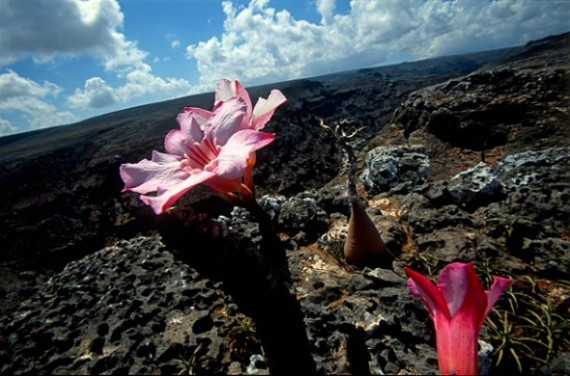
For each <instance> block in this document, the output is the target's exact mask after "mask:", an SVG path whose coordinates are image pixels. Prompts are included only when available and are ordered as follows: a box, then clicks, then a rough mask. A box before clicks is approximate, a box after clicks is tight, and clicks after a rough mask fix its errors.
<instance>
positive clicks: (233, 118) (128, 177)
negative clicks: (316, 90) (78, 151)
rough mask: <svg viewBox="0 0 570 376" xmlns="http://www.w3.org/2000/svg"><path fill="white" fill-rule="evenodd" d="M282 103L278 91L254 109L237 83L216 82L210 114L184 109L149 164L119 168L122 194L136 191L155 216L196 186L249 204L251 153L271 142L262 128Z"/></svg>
mask: <svg viewBox="0 0 570 376" xmlns="http://www.w3.org/2000/svg"><path fill="white" fill-rule="evenodd" d="M286 100H287V99H286V98H285V97H284V96H283V94H282V93H281V92H280V91H279V90H272V91H271V93H270V94H269V97H268V98H267V99H264V98H259V100H258V101H257V104H256V105H255V108H253V109H252V105H251V99H250V98H249V94H248V93H247V91H246V90H245V89H244V88H243V86H241V84H240V83H239V82H238V81H229V80H225V79H224V80H220V81H219V82H218V84H217V85H216V94H215V103H214V109H213V111H211V112H210V111H206V110H203V109H200V108H192V107H187V108H185V109H184V112H183V113H181V114H179V115H178V117H177V120H178V124H179V125H180V129H176V130H172V131H170V132H169V133H168V134H167V135H166V138H165V139H164V148H165V150H166V153H161V152H158V151H155V150H153V152H152V159H151V160H150V161H149V160H148V159H143V160H142V161H140V162H139V163H135V164H131V163H127V164H123V165H121V167H120V174H121V178H122V179H123V182H124V183H125V187H124V189H123V191H133V192H137V193H140V194H141V199H142V201H143V202H144V203H146V204H147V205H150V206H151V207H152V209H153V210H154V211H155V213H156V214H160V213H162V212H163V211H165V210H166V209H168V208H169V207H170V206H171V205H172V204H173V203H174V202H175V201H176V200H177V199H178V198H179V197H180V196H182V195H183V194H184V193H186V192H188V190H190V189H191V188H193V187H194V186H196V185H198V184H205V185H207V186H208V187H210V188H211V189H212V190H213V191H214V192H216V193H217V194H219V195H221V196H222V197H224V198H226V199H228V200H230V201H232V202H234V203H240V202H242V203H243V202H247V200H251V199H252V196H253V192H254V185H253V179H252V178H251V170H252V167H253V165H254V164H255V151H256V150H258V149H260V148H262V147H264V146H266V145H268V144H269V143H271V142H272V141H273V140H274V138H275V135H274V134H272V133H266V132H261V131H260V129H263V127H264V126H265V124H266V123H267V122H268V121H269V119H270V118H271V116H273V113H274V112H275V109H276V108H277V107H278V106H280V105H281V104H283V103H285V101H286ZM151 193H155V194H152V195H151Z"/></svg>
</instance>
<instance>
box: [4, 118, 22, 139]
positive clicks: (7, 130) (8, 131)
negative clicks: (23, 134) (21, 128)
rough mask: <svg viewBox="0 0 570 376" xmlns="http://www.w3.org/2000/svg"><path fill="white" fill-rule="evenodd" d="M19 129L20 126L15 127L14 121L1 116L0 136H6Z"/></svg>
mask: <svg viewBox="0 0 570 376" xmlns="http://www.w3.org/2000/svg"><path fill="white" fill-rule="evenodd" d="M17 131H18V128H16V127H14V126H13V125H12V123H10V122H9V121H8V120H6V119H2V118H0V136H6V135H9V134H12V133H15V132H17Z"/></svg>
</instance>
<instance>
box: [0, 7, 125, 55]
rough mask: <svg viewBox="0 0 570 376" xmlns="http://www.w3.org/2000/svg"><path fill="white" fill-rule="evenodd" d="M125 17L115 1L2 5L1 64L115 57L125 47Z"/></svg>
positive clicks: (0, 22) (0, 17) (0, 28)
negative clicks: (83, 55)
mask: <svg viewBox="0 0 570 376" xmlns="http://www.w3.org/2000/svg"><path fill="white" fill-rule="evenodd" d="M122 23H123V14H122V13H121V10H120V7H119V4H118V3H117V1H115V0H90V1H80V0H47V1H21V0H3V1H1V2H0V50H1V51H2V57H1V58H0V64H9V63H13V62H15V61H17V60H20V59H24V58H27V57H32V58H34V59H35V60H36V61H42V60H49V59H51V58H52V57H53V56H54V55H56V54H69V55H77V54H80V53H90V54H93V55H95V56H99V55H101V54H104V55H113V54H116V53H118V52H119V51H120V49H121V48H122V47H124V41H123V40H121V35H122V34H120V33H119V32H118V31H117V30H118V28H119V27H120V26H121V25H122Z"/></svg>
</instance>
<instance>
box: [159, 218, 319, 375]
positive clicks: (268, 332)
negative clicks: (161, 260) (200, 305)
mask: <svg viewBox="0 0 570 376" xmlns="http://www.w3.org/2000/svg"><path fill="white" fill-rule="evenodd" d="M258 209H259V210H257V211H254V212H253V213H252V214H253V215H254V217H255V219H256V220H257V222H258V223H252V222H251V221H245V220H242V221H237V222H235V221H234V222H232V223H231V224H230V226H228V225H226V224H225V223H224V222H221V221H217V220H213V219H210V218H207V217H206V216H203V215H195V214H194V213H193V211H192V209H191V208H188V209H180V210H177V211H172V212H169V213H166V214H164V215H163V216H162V217H161V219H160V221H159V231H160V233H161V236H162V238H163V242H164V244H166V246H167V247H168V248H169V249H170V250H171V251H172V252H173V253H174V254H175V256H176V257H177V258H178V259H179V260H181V261H183V262H185V263H187V264H188V265H190V266H191V267H193V268H195V269H197V270H198V271H199V272H200V273H203V274H204V275H206V276H208V277H209V278H211V279H214V280H219V281H221V282H223V285H224V289H225V290H226V292H227V293H229V294H230V295H231V296H232V297H233V298H234V300H235V301H236V302H237V304H238V305H239V306H240V309H241V310H242V311H243V312H244V313H245V314H247V315H249V316H251V317H252V319H253V320H254V323H255V326H256V330H257V334H258V336H259V338H260V340H261V343H262V345H263V348H264V350H265V354H266V356H267V361H268V365H269V369H270V371H271V373H272V374H307V373H309V374H313V373H315V363H314V361H313V359H312V357H311V351H310V346H309V343H308V339H307V334H306V330H305V325H304V322H303V316H302V313H301V308H300V305H299V303H298V302H297V299H296V297H295V295H294V289H293V286H292V282H291V275H290V272H289V267H288V264H287V258H286V255H285V249H284V246H283V244H282V242H281V240H280V239H279V238H278V237H277V235H276V232H275V231H274V229H273V225H272V223H271V219H270V217H269V215H268V214H267V213H265V212H264V211H263V210H262V209H261V208H258ZM228 227H229V228H228Z"/></svg>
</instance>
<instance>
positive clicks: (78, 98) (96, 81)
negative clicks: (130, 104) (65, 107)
mask: <svg viewBox="0 0 570 376" xmlns="http://www.w3.org/2000/svg"><path fill="white" fill-rule="evenodd" d="M115 101H116V98H115V93H114V92H113V88H112V87H111V86H109V85H108V84H107V82H105V80H103V79H102V78H101V77H91V78H90V79H88V80H87V81H85V86H84V88H83V90H81V89H75V93H74V94H73V95H72V96H70V97H69V98H68V99H67V103H68V104H69V105H70V106H71V107H81V108H101V107H107V106H110V105H112V104H113V103H115Z"/></svg>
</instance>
